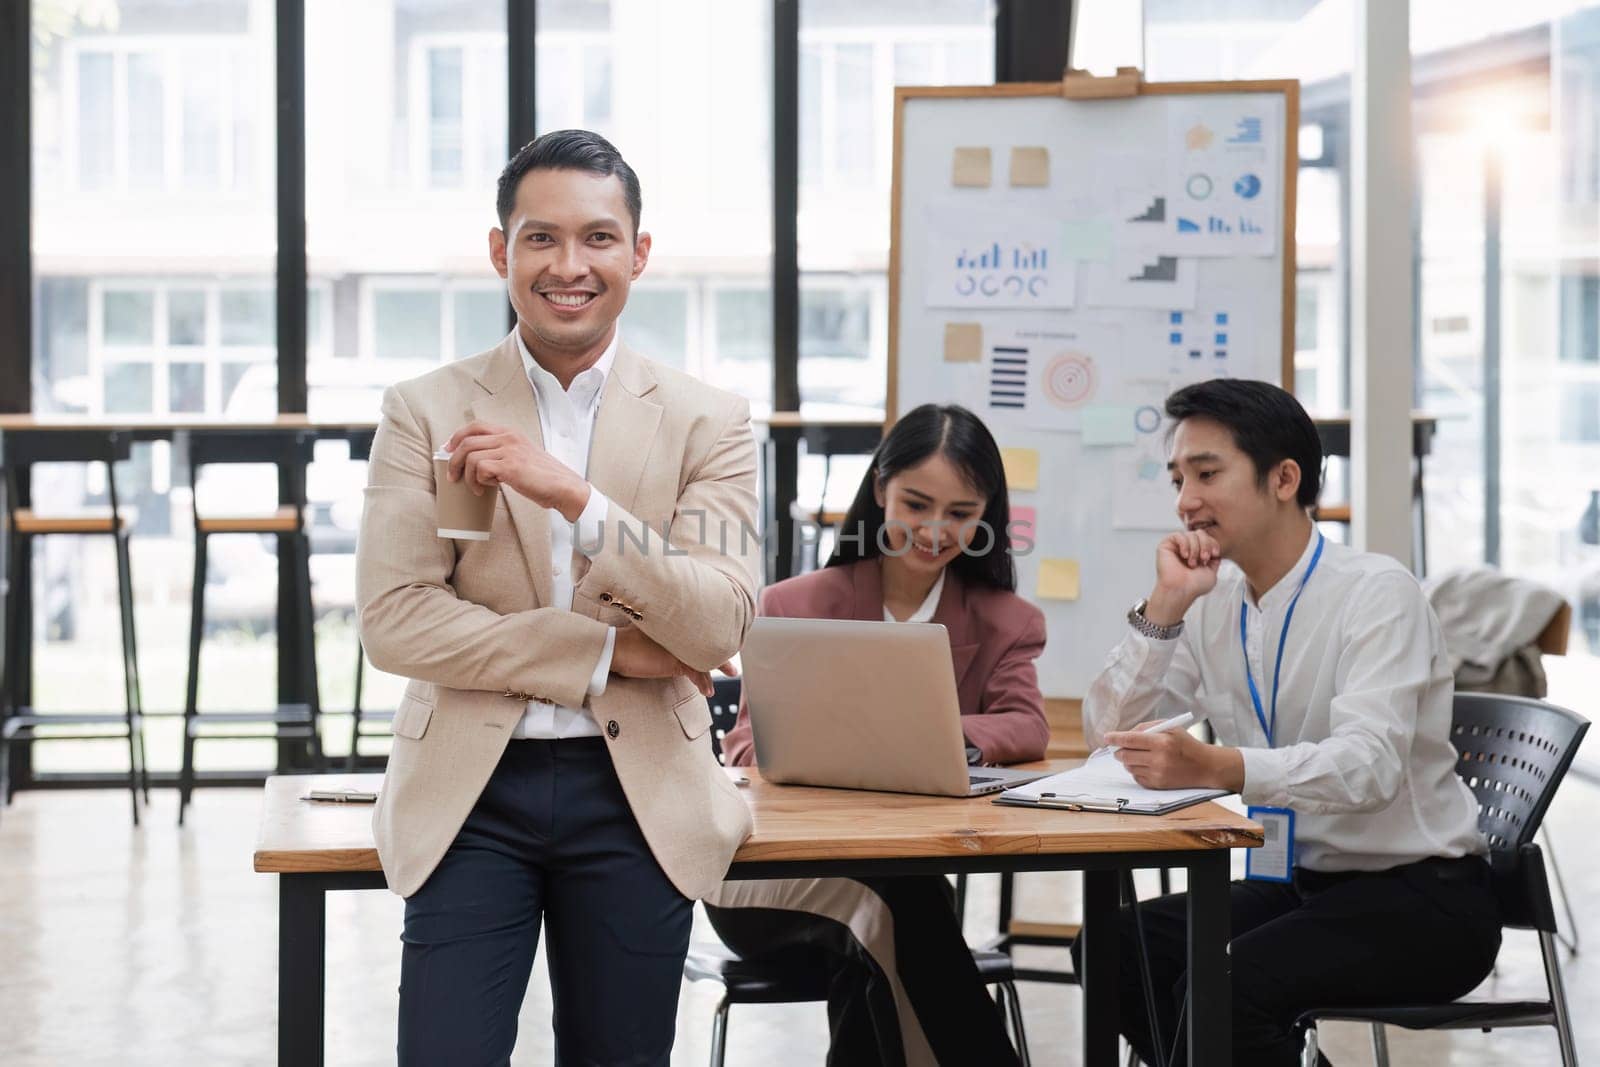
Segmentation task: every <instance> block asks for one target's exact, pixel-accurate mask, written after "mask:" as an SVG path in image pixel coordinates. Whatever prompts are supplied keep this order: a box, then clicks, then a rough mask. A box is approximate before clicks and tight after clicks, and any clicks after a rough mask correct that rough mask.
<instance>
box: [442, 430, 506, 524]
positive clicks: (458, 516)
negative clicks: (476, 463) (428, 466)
mask: <svg viewBox="0 0 1600 1067" xmlns="http://www.w3.org/2000/svg"><path fill="white" fill-rule="evenodd" d="M433 481H434V499H435V502H436V504H437V507H438V523H439V536H440V537H449V538H452V539H455V540H459V541H487V540H489V531H490V530H491V529H492V528H493V527H494V502H495V501H496V500H497V499H499V497H500V490H499V489H498V488H495V489H485V490H484V491H483V495H482V496H478V495H477V494H476V493H474V492H473V491H472V486H471V485H470V484H469V483H468V482H467V479H466V478H462V479H461V480H460V481H458V482H452V481H451V480H450V453H448V452H446V451H445V450H444V449H442V448H441V449H439V451H437V452H435V453H434V454H433Z"/></svg>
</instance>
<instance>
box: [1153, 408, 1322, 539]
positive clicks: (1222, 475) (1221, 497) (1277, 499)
mask: <svg viewBox="0 0 1600 1067" xmlns="http://www.w3.org/2000/svg"><path fill="white" fill-rule="evenodd" d="M1167 471H1168V473H1169V474H1170V475H1171V476H1172V486H1173V488H1174V489H1175V490H1177V494H1178V500H1177V507H1178V518H1179V519H1181V520H1182V521H1183V525H1184V528H1185V529H1188V530H1204V531H1206V533H1208V534H1210V535H1211V536H1212V537H1213V538H1214V539H1215V540H1216V542H1217V544H1218V546H1220V547H1221V549H1222V555H1223V558H1225V559H1237V558H1238V554H1239V552H1240V551H1241V550H1245V551H1248V549H1249V546H1251V545H1254V544H1260V543H1262V542H1263V541H1264V540H1265V539H1266V538H1267V537H1268V535H1269V534H1270V532H1271V531H1272V530H1273V529H1274V527H1275V526H1276V524H1278V523H1280V522H1283V521H1286V520H1293V519H1294V518H1295V517H1296V516H1298V517H1299V518H1301V519H1303V518H1304V512H1303V511H1302V510H1301V509H1300V508H1299V506H1298V505H1297V504H1296V502H1295V494H1296V492H1297V491H1298V490H1299V488H1300V467H1299V465H1298V464H1296V463H1295V462H1294V461H1293V460H1289V459H1286V460H1283V461H1282V462H1280V463H1278V464H1277V465H1276V466H1274V467H1273V468H1272V469H1271V470H1269V471H1267V478H1266V482H1265V484H1264V485H1263V484H1262V481H1261V477H1260V474H1259V473H1258V472H1257V471H1256V466H1255V463H1254V462H1253V461H1252V460H1251V459H1250V457H1249V456H1248V455H1246V454H1245V453H1244V452H1243V451H1241V450H1240V449H1239V446H1238V445H1237V444H1235V443H1234V440H1233V434H1232V433H1231V432H1230V431H1229V430H1228V428H1227V427H1226V426H1224V425H1222V423H1220V422H1217V421H1215V420H1213V419H1207V418H1200V417H1195V418H1188V419H1184V420H1183V421H1182V422H1180V423H1178V428H1177V430H1176V431H1174V432H1173V435H1172V457H1171V459H1170V460H1169V462H1168V463H1167Z"/></svg>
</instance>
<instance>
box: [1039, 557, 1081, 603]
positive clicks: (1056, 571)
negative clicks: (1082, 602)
mask: <svg viewBox="0 0 1600 1067" xmlns="http://www.w3.org/2000/svg"><path fill="white" fill-rule="evenodd" d="M1037 595H1038V596H1039V598H1040V599H1041V600H1077V599H1078V561H1077V560H1075V559H1044V560H1040V561H1039V588H1038V593H1037Z"/></svg>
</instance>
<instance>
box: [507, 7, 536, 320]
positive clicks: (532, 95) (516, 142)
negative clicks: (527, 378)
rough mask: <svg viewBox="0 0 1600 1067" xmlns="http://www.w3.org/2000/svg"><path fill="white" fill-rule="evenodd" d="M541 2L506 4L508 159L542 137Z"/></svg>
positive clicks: (512, 315)
mask: <svg viewBox="0 0 1600 1067" xmlns="http://www.w3.org/2000/svg"><path fill="white" fill-rule="evenodd" d="M538 23H539V0H506V92H507V93H509V94H510V99H508V100H507V101H506V119H507V130H506V157H507V158H508V159H509V158H510V156H511V153H513V152H515V151H516V150H517V149H519V148H521V147H522V146H523V145H525V144H527V143H528V142H529V141H531V140H533V139H534V138H535V137H537V136H538V135H539V125H538V80H537V78H536V77H535V74H536V70H537V68H536V66H535V64H536V62H537V58H538V57H537V56H536V54H535V51H536V50H535V40H536V37H537V33H538ZM506 316H507V318H508V319H509V322H508V324H507V328H508V329H515V328H516V325H517V311H516V309H515V308H513V307H512V306H511V305H510V304H509V303H508V304H507V305H506Z"/></svg>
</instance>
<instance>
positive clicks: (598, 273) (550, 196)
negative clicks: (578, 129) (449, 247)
mask: <svg viewBox="0 0 1600 1067" xmlns="http://www.w3.org/2000/svg"><path fill="white" fill-rule="evenodd" d="M629 217H630V216H629V213H628V206H627V202H626V200H625V199H624V196H623V188H622V181H621V179H619V178H617V177H615V176H613V175H605V176H602V175H598V174H591V173H589V172H588V171H584V170H550V169H540V170H532V171H529V172H528V173H527V174H525V175H524V176H523V178H522V180H521V182H519V183H518V185H517V191H516V198H515V202H514V204H513V207H512V210H511V212H510V215H509V217H508V218H507V220H506V229H504V230H501V229H499V228H498V227H497V228H495V229H493V230H491V231H490V232H489V258H490V260H491V262H493V263H494V268H495V270H496V271H497V272H498V273H499V274H500V277H502V278H504V279H506V288H507V290H508V293H509V295H510V297H511V306H512V307H513V308H515V309H516V312H517V326H518V329H520V330H521V331H522V339H523V341H524V342H525V343H526V344H527V346H528V349H529V351H530V352H532V353H533V354H534V356H535V357H538V358H539V359H540V361H541V362H543V361H544V360H546V359H556V360H559V361H565V360H572V361H573V362H574V363H575V364H582V363H583V361H584V360H585V359H589V360H592V359H596V358H598V357H599V355H600V354H601V353H602V352H603V351H605V348H606V346H607V345H608V344H610V343H611V338H612V336H613V334H614V333H615V331H616V324H617V316H619V315H621V314H622V308H623V305H625V304H626V303H627V302H628V288H629V287H630V286H631V285H632V284H633V280H634V279H635V278H637V277H638V276H639V275H640V274H642V273H643V272H644V268H645V263H646V262H647V261H648V260H649V258H650V235H649V234H648V233H641V234H639V235H638V236H637V238H635V236H634V234H633V227H632V225H631V223H630V222H629ZM547 369H550V370H552V371H554V368H549V367H547ZM579 369H582V367H581V366H579Z"/></svg>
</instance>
